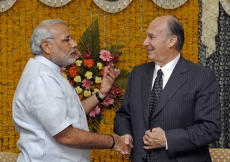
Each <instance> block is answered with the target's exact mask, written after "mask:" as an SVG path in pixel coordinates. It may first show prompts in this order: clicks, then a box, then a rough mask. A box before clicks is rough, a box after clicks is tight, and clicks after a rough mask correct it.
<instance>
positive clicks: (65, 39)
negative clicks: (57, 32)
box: [46, 35, 73, 43]
mask: <svg viewBox="0 0 230 162" xmlns="http://www.w3.org/2000/svg"><path fill="white" fill-rule="evenodd" d="M46 39H58V40H62V41H64V42H67V43H69V42H70V41H71V40H73V37H72V36H71V35H69V36H67V37H66V38H64V39H59V38H52V37H48V38H46Z"/></svg>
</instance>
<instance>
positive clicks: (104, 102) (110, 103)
mask: <svg viewBox="0 0 230 162" xmlns="http://www.w3.org/2000/svg"><path fill="white" fill-rule="evenodd" d="M113 103H114V99H112V98H108V97H106V99H105V100H104V101H103V105H105V106H109V105H112V104H113Z"/></svg>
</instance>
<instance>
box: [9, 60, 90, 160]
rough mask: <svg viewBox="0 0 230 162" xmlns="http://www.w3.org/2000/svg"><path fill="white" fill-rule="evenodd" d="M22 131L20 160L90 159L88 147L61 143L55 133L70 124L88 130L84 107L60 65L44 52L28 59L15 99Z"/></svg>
mask: <svg viewBox="0 0 230 162" xmlns="http://www.w3.org/2000/svg"><path fill="white" fill-rule="evenodd" d="M13 122H14V125H15V127H16V130H17V131H18V132H19V134H20V138H19V140H18V142H17V146H18V148H19V149H20V151H21V153H20V155H19V157H18V162H89V160H90V155H89V150H88V149H74V148H70V147H68V146H64V145H62V144H59V143H58V142H57V141H56V140H54V138H53V136H54V135H56V134H58V133H59V132H61V131H62V130H64V129H65V128H67V127H68V126H69V125H72V126H73V127H76V128H79V129H82V130H86V131H88V124H87V119H86V115H85V112H84V109H83V107H82V104H81V102H80V100H79V98H78V95H77V94H76V92H75V89H74V88H73V87H71V85H70V84H69V83H68V81H67V80H66V79H65V78H63V77H62V75H61V74H60V68H59V67H58V66H57V65H56V64H54V63H53V62H51V61H49V60H48V59H46V58H45V57H43V56H36V57H35V58H32V59H30V60H29V61H28V63H27V65H26V67H25V69H24V72H23V74H22V76H21V78H20V81H19V83H18V86H17V89H16V92H15V95H14V100H13Z"/></svg>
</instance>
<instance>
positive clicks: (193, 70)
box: [114, 56, 221, 162]
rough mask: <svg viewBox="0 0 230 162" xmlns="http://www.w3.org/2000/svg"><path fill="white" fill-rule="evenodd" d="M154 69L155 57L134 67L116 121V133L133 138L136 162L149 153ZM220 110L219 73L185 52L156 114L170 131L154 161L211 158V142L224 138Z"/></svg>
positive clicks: (155, 120) (185, 161)
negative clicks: (147, 139)
mask: <svg viewBox="0 0 230 162" xmlns="http://www.w3.org/2000/svg"><path fill="white" fill-rule="evenodd" d="M154 68H155V64H154V63H153V62H151V63H145V64H143V65H140V66H137V67H134V68H133V70H132V72H131V74H130V77H129V81H128V84H127V88H126V92H125V95H124V99H123V101H122V105H121V107H120V109H119V110H118V111H117V113H116V117H115V120H114V132H115V133H117V134H118V135H124V134H130V135H132V137H133V144H134V148H133V150H132V152H131V158H132V162H141V161H142V158H145V156H146V153H147V151H146V150H145V149H144V148H143V146H144V142H143V136H144V134H145V131H146V130H148V128H149V123H148V116H149V99H150V91H151V86H152V79H153V72H154ZM220 113H221V112H220V101H219V96H218V92H217V82H216V78H215V74H214V72H213V71H212V70H211V69H208V68H205V67H202V66H199V65H197V64H194V63H192V62H190V61H188V60H185V59H184V58H183V57H182V56H181V57H180V59H179V61H178V63H177V65H176V66H175V68H174V70H173V72H172V74H171V76H170V78H169V80H168V82H167V84H166V85H165V87H164V89H163V91H162V93H161V97H160V99H159V102H158V105H157V108H156V110H155V112H154V115H153V122H152V124H151V128H154V127H161V128H162V129H163V130H165V133H166V139H167V144H168V150H166V149H165V148H159V149H153V159H154V160H153V161H154V162H155V161H159V162H168V161H170V162H171V161H178V162H196V161H199V162H201V161H207V162H208V161H211V160H210V154H209V149H208V145H209V143H211V142H213V141H215V140H217V139H218V138H219V137H220V133H221V130H220V129H221V119H220Z"/></svg>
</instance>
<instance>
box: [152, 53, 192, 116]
mask: <svg viewBox="0 0 230 162" xmlns="http://www.w3.org/2000/svg"><path fill="white" fill-rule="evenodd" d="M187 71H188V69H187V65H186V61H185V59H184V58H183V57H182V56H181V58H180V59H179V61H178V63H177V65H176V66H175V68H174V70H173V72H172V74H171V76H170V78H169V80H168V82H167V84H166V85H165V87H164V89H163V91H162V93H161V97H160V100H159V102H158V104H157V107H156V110H155V112H154V114H153V118H154V117H155V116H156V115H157V114H158V113H159V112H160V111H161V110H162V109H163V107H164V106H165V104H167V103H168V101H169V100H170V98H171V97H172V96H173V95H174V93H175V92H176V91H177V90H178V89H179V88H180V87H181V86H182V85H183V84H184V83H185V82H186V81H187V79H188V78H187V75H185V74H186V72H187Z"/></svg>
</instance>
